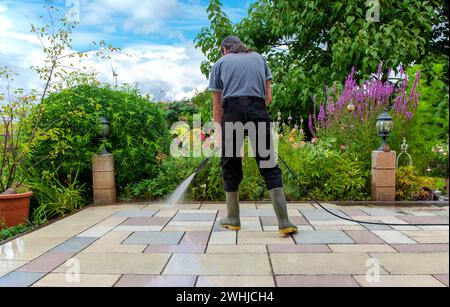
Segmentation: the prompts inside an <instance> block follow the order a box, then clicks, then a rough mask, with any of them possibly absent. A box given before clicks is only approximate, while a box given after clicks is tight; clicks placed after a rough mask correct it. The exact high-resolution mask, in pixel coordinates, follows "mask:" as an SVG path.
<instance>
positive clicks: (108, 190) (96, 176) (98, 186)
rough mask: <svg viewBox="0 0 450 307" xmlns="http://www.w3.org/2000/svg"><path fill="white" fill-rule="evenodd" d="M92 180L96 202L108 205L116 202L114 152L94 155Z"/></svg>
mask: <svg viewBox="0 0 450 307" xmlns="http://www.w3.org/2000/svg"><path fill="white" fill-rule="evenodd" d="M92 182H93V187H94V204H98V205H106V204H111V203H115V202H116V181H115V174H114V156H113V155H112V154H104V155H98V156H95V157H94V159H93V162H92Z"/></svg>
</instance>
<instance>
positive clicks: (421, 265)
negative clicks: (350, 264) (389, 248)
mask: <svg viewBox="0 0 450 307" xmlns="http://www.w3.org/2000/svg"><path fill="white" fill-rule="evenodd" d="M371 256H372V257H373V258H375V259H377V260H378V261H379V262H380V265H381V266H382V267H383V268H384V269H385V270H386V271H388V272H389V273H390V274H412V275H422V274H448V273H449V272H448V263H449V262H448V259H449V253H448V252H447V253H427V254H424V253H371Z"/></svg>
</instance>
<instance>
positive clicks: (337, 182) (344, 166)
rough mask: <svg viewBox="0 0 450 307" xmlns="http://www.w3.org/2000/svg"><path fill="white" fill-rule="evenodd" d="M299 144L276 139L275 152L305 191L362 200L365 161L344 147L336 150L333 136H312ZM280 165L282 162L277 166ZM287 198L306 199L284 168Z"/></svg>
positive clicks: (365, 196) (366, 179) (366, 176)
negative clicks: (296, 177) (314, 141)
mask: <svg viewBox="0 0 450 307" xmlns="http://www.w3.org/2000/svg"><path fill="white" fill-rule="evenodd" d="M316 142H317V143H316V144H313V143H304V144H303V145H300V147H297V148H296V146H293V145H292V144H290V143H288V142H286V141H284V142H280V144H279V146H280V148H279V154H280V156H281V157H282V158H283V159H284V160H285V161H286V163H287V164H288V165H289V167H290V168H291V169H292V170H293V171H294V172H295V173H296V174H297V176H298V180H299V181H300V183H301V185H303V186H304V187H305V188H306V189H307V190H308V191H310V192H312V194H313V195H314V196H315V197H316V198H318V199H321V200H366V199H368V197H369V196H368V183H369V180H370V171H369V168H368V166H367V161H360V160H359V159H358V156H357V155H355V154H354V153H352V152H346V151H345V150H342V151H336V150H334V149H333V147H335V143H336V140H335V139H329V140H326V139H320V140H318V141H317V140H316ZM281 167H282V166H281ZM284 183H285V185H286V196H287V198H288V199H308V198H309V197H308V196H307V195H304V193H303V190H302V189H301V188H300V186H299V182H298V181H296V180H295V178H293V176H292V175H291V174H290V173H289V172H287V171H284Z"/></svg>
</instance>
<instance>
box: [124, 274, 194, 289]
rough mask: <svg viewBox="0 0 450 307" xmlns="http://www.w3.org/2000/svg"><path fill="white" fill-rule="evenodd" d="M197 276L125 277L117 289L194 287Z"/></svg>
mask: <svg viewBox="0 0 450 307" xmlns="http://www.w3.org/2000/svg"><path fill="white" fill-rule="evenodd" d="M196 279H197V277H196V276H161V275H123V276H122V277H121V278H120V280H119V281H118V282H117V284H116V285H115V287H194V285H195V281H196Z"/></svg>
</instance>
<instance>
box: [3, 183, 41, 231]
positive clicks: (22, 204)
mask: <svg viewBox="0 0 450 307" xmlns="http://www.w3.org/2000/svg"><path fill="white" fill-rule="evenodd" d="M32 195H33V192H28V193H23V194H0V221H3V222H4V223H6V225H7V226H8V227H12V226H17V225H20V224H23V223H25V222H26V221H27V220H28V214H29V211H30V197H31V196H32ZM1 224H3V223H1V222H0V229H1V228H2V226H1Z"/></svg>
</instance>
